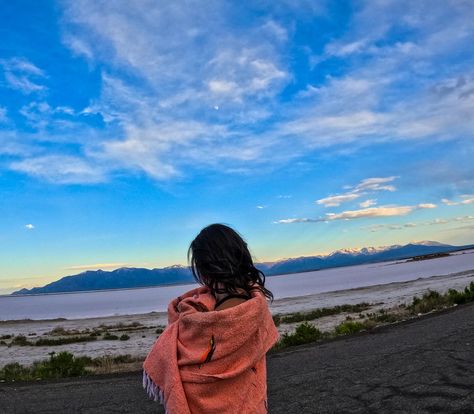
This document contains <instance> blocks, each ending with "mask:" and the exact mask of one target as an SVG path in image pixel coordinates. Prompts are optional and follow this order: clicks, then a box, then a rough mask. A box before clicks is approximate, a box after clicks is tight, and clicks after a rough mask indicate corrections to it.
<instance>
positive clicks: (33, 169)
mask: <svg viewBox="0 0 474 414" xmlns="http://www.w3.org/2000/svg"><path fill="white" fill-rule="evenodd" d="M10 168H11V169H12V170H14V171H20V172H24V173H28V174H30V175H33V176H37V177H39V178H42V179H44V180H46V181H52V182H56V183H62V184H74V183H78V182H80V183H98V182H102V181H104V180H105V174H104V171H103V170H102V168H101V167H100V166H98V165H94V166H93V165H90V164H89V163H88V161H86V160H84V159H82V158H79V157H72V156H63V155H45V156H39V157H34V158H28V159H24V160H21V161H15V162H12V163H11V164H10Z"/></svg>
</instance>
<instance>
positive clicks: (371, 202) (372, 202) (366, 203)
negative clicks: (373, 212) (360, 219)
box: [359, 198, 377, 208]
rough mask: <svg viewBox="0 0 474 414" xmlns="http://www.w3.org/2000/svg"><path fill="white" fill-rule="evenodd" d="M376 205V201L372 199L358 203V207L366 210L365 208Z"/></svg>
mask: <svg viewBox="0 0 474 414" xmlns="http://www.w3.org/2000/svg"><path fill="white" fill-rule="evenodd" d="M376 204H377V200H376V199H374V198H371V199H368V200H365V201H362V202H361V203H359V206H360V207H362V208H367V207H371V206H374V205H376Z"/></svg>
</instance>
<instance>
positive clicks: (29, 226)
mask: <svg viewBox="0 0 474 414" xmlns="http://www.w3.org/2000/svg"><path fill="white" fill-rule="evenodd" d="M34 228H35V226H34V225H33V224H31V223H30V224H25V229H27V230H33V229H34Z"/></svg>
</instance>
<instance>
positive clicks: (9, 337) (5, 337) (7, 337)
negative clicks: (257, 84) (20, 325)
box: [0, 335, 13, 339]
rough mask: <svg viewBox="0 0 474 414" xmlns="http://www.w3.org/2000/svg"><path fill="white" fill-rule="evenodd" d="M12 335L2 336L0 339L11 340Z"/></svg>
mask: <svg viewBox="0 0 474 414" xmlns="http://www.w3.org/2000/svg"><path fill="white" fill-rule="evenodd" d="M12 336H13V335H2V336H0V339H11V338H12Z"/></svg>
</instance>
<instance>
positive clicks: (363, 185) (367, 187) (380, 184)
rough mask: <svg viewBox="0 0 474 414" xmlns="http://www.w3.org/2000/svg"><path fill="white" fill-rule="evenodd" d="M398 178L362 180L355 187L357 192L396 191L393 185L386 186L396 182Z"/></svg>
mask: <svg viewBox="0 0 474 414" xmlns="http://www.w3.org/2000/svg"><path fill="white" fill-rule="evenodd" d="M397 178H398V176H391V177H373V178H366V179H365V180H362V181H361V182H360V183H359V184H357V185H356V186H355V187H354V190H355V191H395V190H396V188H395V187H394V186H393V185H385V184H386V183H390V182H392V181H394V180H396V179H397Z"/></svg>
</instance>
